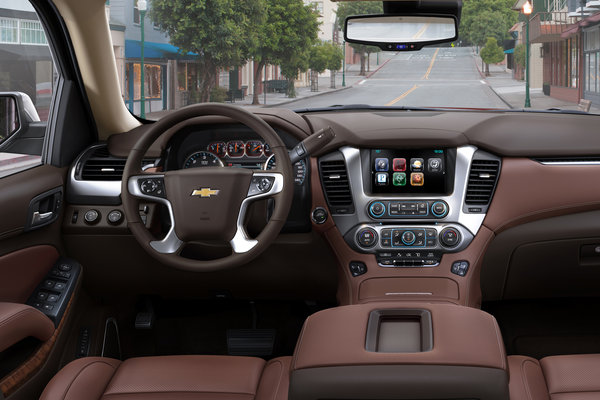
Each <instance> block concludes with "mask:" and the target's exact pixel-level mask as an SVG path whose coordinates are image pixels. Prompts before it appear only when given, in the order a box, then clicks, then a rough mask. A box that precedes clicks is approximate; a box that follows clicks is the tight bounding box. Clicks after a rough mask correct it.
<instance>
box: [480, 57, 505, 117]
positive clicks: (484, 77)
mask: <svg viewBox="0 0 600 400" xmlns="http://www.w3.org/2000/svg"><path fill="white" fill-rule="evenodd" d="M473 63H474V64H475V67H477V71H478V72H479V75H481V78H482V79H483V80H484V81H485V83H486V84H487V87H489V88H490V90H491V91H492V93H494V94H495V95H496V96H498V98H499V99H500V100H501V101H502V102H503V103H504V104H506V105H507V106H508V108H509V109H511V110H514V109H515V107H513V105H512V104H510V103H509V102H508V100H506V99H505V98H504V97H502V96H501V95H500V93H498V92H496V89H494V87H493V86H492V85H490V83H489V82H488V80H487V77H486V76H485V75H484V74H483V72H481V68H479V63H478V62H477V58H476V57H473Z"/></svg>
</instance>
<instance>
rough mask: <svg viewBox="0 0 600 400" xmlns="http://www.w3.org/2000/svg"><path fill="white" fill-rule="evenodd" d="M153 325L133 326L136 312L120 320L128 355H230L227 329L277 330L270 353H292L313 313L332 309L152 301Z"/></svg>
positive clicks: (301, 304) (290, 304) (259, 303)
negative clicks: (138, 328)
mask: <svg viewBox="0 0 600 400" xmlns="http://www.w3.org/2000/svg"><path fill="white" fill-rule="evenodd" d="M152 303H153V307H154V310H155V313H156V314H155V317H156V320H155V323H154V326H153V328H152V329H148V330H136V329H134V322H135V315H128V316H126V317H124V318H123V320H122V321H121V322H120V324H119V327H120V330H121V345H122V348H123V353H124V357H125V358H130V357H140V356H151V355H179V354H214V355H226V354H228V346H227V331H228V330H252V329H258V330H272V331H274V332H275V342H274V345H273V352H272V354H271V356H265V355H264V354H256V355H260V356H263V357H265V358H273V357H278V356H283V355H291V354H292V353H293V351H294V348H295V346H296V341H297V339H298V336H299V335H300V330H301V329H302V324H303V323H304V320H305V319H306V317H308V316H309V315H310V314H311V313H313V312H315V311H317V310H319V309H323V308H327V307H326V306H317V305H315V306H310V305H306V304H305V303H304V302H268V301H257V302H249V301H241V300H227V299H223V300H185V301H182V300H162V299H153V302H152Z"/></svg>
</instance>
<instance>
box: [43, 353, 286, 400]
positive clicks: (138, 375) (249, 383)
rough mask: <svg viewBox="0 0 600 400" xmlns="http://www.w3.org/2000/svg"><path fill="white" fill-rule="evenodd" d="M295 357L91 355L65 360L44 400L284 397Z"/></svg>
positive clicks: (259, 399) (266, 399)
mask: <svg viewBox="0 0 600 400" xmlns="http://www.w3.org/2000/svg"><path fill="white" fill-rule="evenodd" d="M290 362H291V357H282V358H276V359H273V360H271V361H269V362H268V363H267V362H265V361H264V360H262V359H260V358H253V357H229V356H165V357H143V358H132V359H128V360H126V361H119V360H113V359H110V358H100V357H88V358H82V359H79V360H76V361H73V362H71V363H70V364H68V365H66V366H65V367H64V368H63V369H62V370H61V371H60V372H59V373H58V374H57V375H56V376H55V377H54V378H53V379H52V380H51V381H50V383H49V384H48V386H47V387H46V389H45V390H44V393H43V394H42V397H41V400H141V399H147V400H175V399H181V400H191V399H194V400H208V399H211V400H220V399H228V400H229V399H231V400H254V399H256V400H284V399H287V394H288V386H289V369H290Z"/></svg>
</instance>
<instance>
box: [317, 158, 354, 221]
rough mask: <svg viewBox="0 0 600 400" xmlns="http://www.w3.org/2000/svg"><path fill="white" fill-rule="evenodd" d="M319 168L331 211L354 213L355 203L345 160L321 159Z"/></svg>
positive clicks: (335, 212)
mask: <svg viewBox="0 0 600 400" xmlns="http://www.w3.org/2000/svg"><path fill="white" fill-rule="evenodd" d="M319 169H320V172H321V182H322V183H323V189H324V190H325V197H326V199H327V204H328V205H329V209H330V210H331V212H332V213H333V214H353V213H354V203H353V201H352V191H351V190H350V181H349V180H348V171H347V170H346V163H345V162H344V160H330V161H321V162H320V163H319Z"/></svg>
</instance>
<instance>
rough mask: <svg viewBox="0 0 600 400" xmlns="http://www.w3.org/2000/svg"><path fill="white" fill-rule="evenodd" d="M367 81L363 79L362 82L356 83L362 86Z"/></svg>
mask: <svg viewBox="0 0 600 400" xmlns="http://www.w3.org/2000/svg"><path fill="white" fill-rule="evenodd" d="M366 81H367V80H366V79H363V80H362V81H360V82H358V84H359V85H362V84H363V83H365V82H366Z"/></svg>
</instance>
